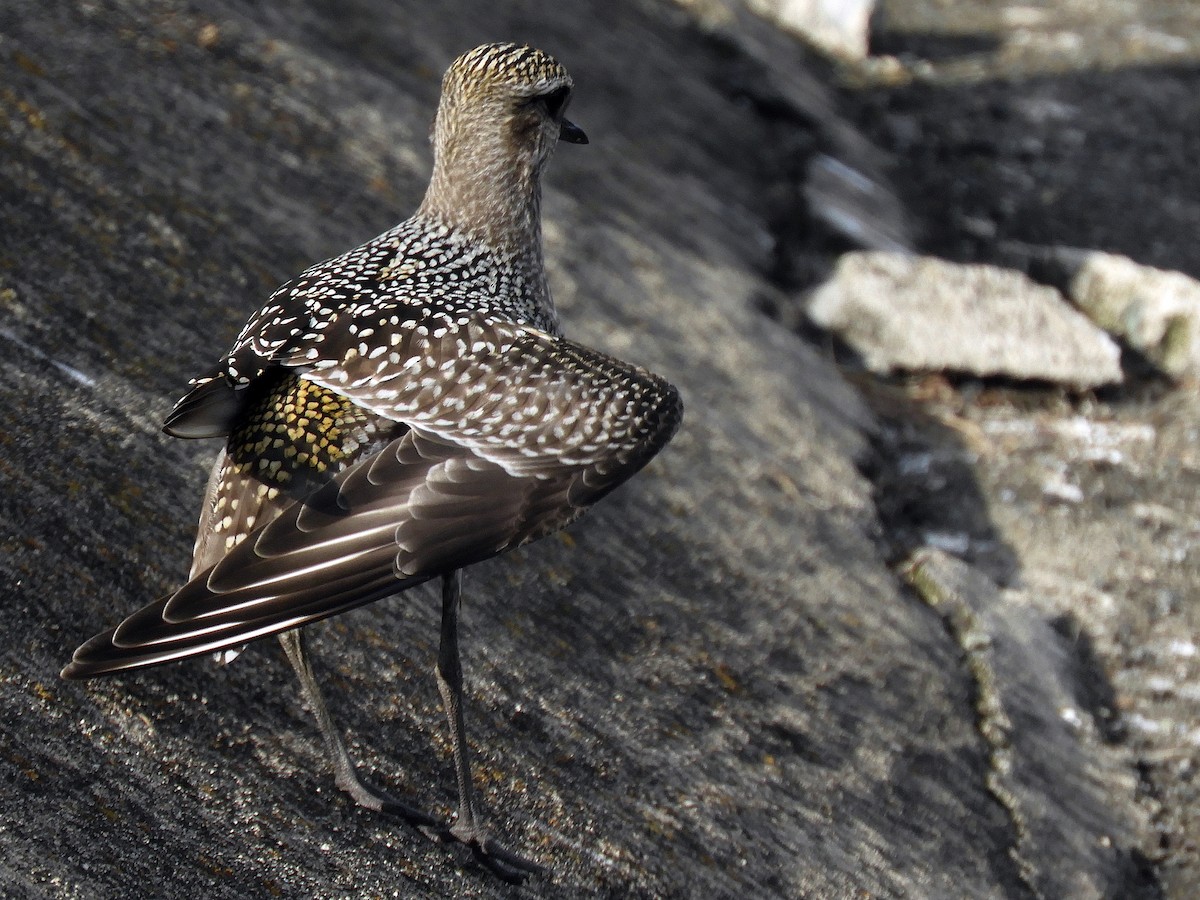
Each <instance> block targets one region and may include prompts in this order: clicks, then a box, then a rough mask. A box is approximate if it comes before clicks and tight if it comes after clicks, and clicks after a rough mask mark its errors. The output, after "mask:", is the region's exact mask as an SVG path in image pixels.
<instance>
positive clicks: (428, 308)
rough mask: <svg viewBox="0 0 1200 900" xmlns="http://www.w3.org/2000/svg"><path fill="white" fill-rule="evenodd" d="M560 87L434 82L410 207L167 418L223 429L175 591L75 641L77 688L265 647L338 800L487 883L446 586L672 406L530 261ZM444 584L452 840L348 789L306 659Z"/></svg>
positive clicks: (554, 80) (654, 433)
mask: <svg viewBox="0 0 1200 900" xmlns="http://www.w3.org/2000/svg"><path fill="white" fill-rule="evenodd" d="M571 88H572V81H571V78H570V76H569V75H568V74H567V72H566V70H565V69H564V68H563V67H562V66H561V65H560V64H559V63H558V62H557V61H555V60H554V59H553V58H551V57H550V56H548V55H547V54H545V53H543V52H541V51H539V50H535V49H532V48H529V47H523V46H517V45H514V44H488V45H485V46H482V47H478V48H476V49H474V50H472V51H470V52H468V53H466V54H464V55H463V56H461V57H459V58H458V59H457V60H456V61H455V62H454V63H453V64H452V65H451V66H450V68H449V70H448V71H447V72H446V76H445V78H444V80H443V82H442V98H441V103H440V105H439V108H438V113H437V117H436V122H435V128H434V168H433V174H432V177H431V179H430V184H429V189H428V191H427V192H426V195H425V199H424V201H423V202H422V203H421V206H420V208H419V209H418V210H417V213H416V215H414V216H413V217H412V218H411V219H409V220H408V221H406V222H403V223H402V224H400V225H397V226H396V227H395V228H393V229H391V230H390V231H387V232H385V233H384V234H381V235H380V236H379V237H377V238H375V239H374V240H371V241H369V242H367V243H366V244H364V245H362V246H361V247H359V248H357V249H355V250H352V251H350V252H349V253H346V254H344V255H343V256H339V257H337V258H336V259H331V260H328V261H326V262H322V263H318V264H317V265H314V266H313V267H311V268H310V269H308V270H307V271H306V272H304V273H303V274H301V275H300V276H299V277H297V278H295V279H293V280H292V281H289V282H288V283H287V284H285V285H283V286H282V287H280V288H279V289H278V290H277V291H276V292H275V293H274V294H273V295H272V296H271V298H270V300H269V301H268V302H267V304H266V305H265V306H264V307H263V308H262V309H261V310H259V311H258V312H257V313H255V314H254V315H253V316H252V317H251V318H250V321H249V322H248V323H247V324H246V326H245V328H243V329H242V332H241V334H240V335H238V337H237V340H236V341H235V342H234V344H233V347H232V348H231V349H230V350H229V352H228V353H227V354H226V355H225V356H224V357H223V358H222V359H221V361H220V362H219V363H218V364H217V365H216V366H215V367H214V368H213V369H212V370H211V371H209V372H208V373H206V374H205V375H203V376H202V377H200V378H197V379H195V380H193V382H192V388H191V390H190V391H189V393H188V394H187V395H186V396H185V397H184V398H183V399H182V400H180V401H179V403H178V404H177V405H176V406H175V408H174V410H173V411H172V412H171V414H170V415H169V416H168V418H167V420H166V424H165V425H164V428H165V430H166V431H167V432H168V433H169V434H172V435H176V436H178V437H186V438H209V437H222V438H226V444H225V449H224V451H223V452H222V453H221V454H220V455H219V457H218V459H217V461H216V465H215V466H214V467H213V471H212V477H211V479H210V480H209V484H208V491H207V494H206V497H205V500H204V506H203V510H202V513H201V517H200V528H199V535H198V537H197V540H196V547H195V552H194V558H193V563H192V570H191V576H190V580H189V581H188V582H187V584H185V585H184V586H183V587H182V588H180V589H179V590H178V591H176V592H175V593H174V594H171V595H170V596H168V597H165V598H163V599H160V600H158V601H157V602H155V603H151V604H150V605H149V606H146V607H144V608H143V609H141V610H139V611H138V612H136V613H134V614H133V615H131V616H130V617H129V618H127V619H126V620H125V621H124V622H122V623H121V624H120V625H118V626H117V627H116V628H114V629H112V630H110V631H107V632H105V633H103V634H100V635H97V636H96V637H94V638H92V639H91V640H90V641H88V642H87V643H85V644H84V645H83V646H81V647H80V648H79V649H78V650H77V651H76V652H75V655H74V658H73V659H72V661H71V662H70V664H69V665H68V666H67V667H66V668H65V669H64V670H63V675H64V677H67V678H88V677H91V676H95V675H102V674H108V673H112V672H119V671H123V670H126V669H134V668H138V667H141V666H150V665H155V664H158V663H164V662H167V661H170V660H176V659H181V658H183V657H188V656H194V655H196V654H203V653H210V652H216V653H224V654H226V655H228V656H232V655H235V654H236V652H237V650H238V649H239V648H240V647H242V646H243V645H245V644H246V643H247V642H248V641H251V640H253V639H255V638H260V637H264V636H266V635H271V634H277V635H278V636H279V639H280V641H281V642H282V644H283V647H284V649H285V651H286V653H287V657H288V659H289V660H290V661H291V663H292V665H293V667H294V668H295V670H296V674H297V675H298V677H299V680H300V683H301V685H302V688H303V692H304V695H305V698H306V701H307V703H308V704H309V705H310V706H311V708H312V710H313V711H314V713H315V715H316V718H317V721H318V724H319V726H320V729H321V731H322V733H323V735H324V738H325V741H326V743H327V745H328V748H329V752H330V755H331V756H332V759H333V765H334V772H335V775H336V779H337V784H338V786H339V787H341V788H342V789H344V790H345V791H347V792H348V793H349V794H350V795H351V796H353V797H354V799H355V800H356V801H357V802H358V803H359V804H361V805H363V806H365V807H369V808H371V809H376V810H384V811H387V812H391V813H395V814H397V815H400V816H402V817H404V818H405V819H407V820H409V821H410V822H412V823H414V824H417V825H419V826H421V827H422V828H423V829H424V830H425V831H426V832H427V833H436V834H437V835H438V836H440V837H442V838H443V839H446V840H456V841H461V842H462V843H464V844H466V845H468V846H470V847H471V848H472V850H473V851H474V852H475V854H476V856H477V857H479V858H480V859H481V860H482V861H484V862H485V863H487V864H488V865H489V866H491V867H492V868H493V869H494V870H496V871H497V872H499V873H500V874H501V875H504V876H506V877H513V878H517V877H521V876H522V875H523V874H524V873H526V872H528V871H534V870H536V869H537V867H536V866H535V865H534V864H533V863H532V862H529V861H528V860H526V859H525V858H523V857H522V856H520V855H518V854H516V853H513V852H511V851H508V850H506V849H504V848H503V847H502V846H501V845H500V844H498V843H497V842H496V841H495V840H494V839H493V838H492V837H491V836H490V835H489V832H488V830H487V829H486V827H485V825H484V823H483V820H482V818H481V816H480V813H479V811H478V809H477V806H476V802H475V799H474V793H473V791H472V787H471V772H470V767H469V764H468V760H467V746H466V740H465V737H464V731H463V714H462V669H461V665H460V661H459V653H458V610H459V597H460V585H461V578H460V571H461V570H462V569H463V568H464V567H465V566H469V565H471V564H472V563H477V562H480V561H481V560H485V559H488V558H489V557H492V556H495V555H497V554H499V553H503V552H504V551H506V550H511V549H512V548H514V547H518V546H520V545H522V544H524V543H527V542H528V541H532V540H535V539H537V538H539V537H543V536H544V535H547V534H550V533H552V532H554V531H556V530H558V529H560V528H562V527H563V526H565V525H567V524H568V523H569V522H571V521H573V520H574V519H576V518H577V517H578V516H579V515H580V514H581V513H582V512H583V511H584V510H585V509H587V508H588V507H589V506H590V505H591V504H592V503H594V502H596V501H597V500H599V499H600V498H601V497H603V496H604V495H605V494H607V493H608V492H609V491H611V490H612V489H613V488H615V487H616V486H617V485H619V484H620V483H621V482H623V481H625V480H626V479H627V478H629V477H630V476H631V475H633V474H634V473H635V472H637V471H638V469H640V468H641V467H642V466H644V465H645V464H646V463H647V462H648V461H649V460H650V458H651V457H653V456H654V455H655V454H656V453H657V452H658V451H659V450H660V449H662V447H663V446H664V445H665V444H666V443H667V441H668V440H670V438H671V436H672V434H674V432H675V429H676V428H677V427H678V425H679V421H680V418H681V415H682V405H681V403H680V400H679V395H678V393H677V392H676V390H675V389H674V388H673V387H672V386H671V385H669V384H668V383H667V382H665V381H664V380H663V379H661V378H659V377H657V376H655V375H652V374H650V373H649V372H646V371H645V370H643V369H640V368H637V367H635V366H632V365H628V364H626V363H623V362H620V361H618V360H615V359H613V358H611V357H609V356H606V355H604V354H602V353H598V352H596V351H595V350H590V349H588V348H587V347H583V346H580V345H579V344H576V343H572V342H571V341H568V340H567V339H565V338H564V337H562V335H561V333H560V331H559V326H558V318H557V316H556V314H555V311H554V304H553V302H552V300H551V296H550V289H549V286H548V285H547V282H546V273H545V268H544V266H543V256H542V237H541V214H540V208H539V207H540V198H541V187H540V179H541V175H542V171H543V169H544V167H545V165H546V162H547V160H549V158H550V156H551V153H552V152H553V150H554V148H555V146H556V144H557V143H558V142H559V141H560V140H564V141H569V142H572V143H586V141H587V138H586V137H585V136H584V133H583V132H582V131H581V130H580V129H579V128H578V127H576V126H575V125H573V124H572V123H571V122H569V121H568V120H567V119H565V118H564V116H563V113H564V110H565V109H566V106H567V102H568V100H569V99H570V95H571ZM432 578H440V579H441V583H442V624H441V640H440V646H439V650H438V658H437V667H436V668H437V680H438V687H439V690H440V692H441V696H442V700H443V703H444V706H445V709H446V715H447V718H448V720H449V727H450V735H451V739H452V745H453V751H454V765H455V773H456V776H457V781H458V792H459V806H458V811H457V814H456V816H455V817H454V818H453V819H452V821H451V823H450V824H449V825H442V824H441V823H439V822H438V821H437V820H435V819H434V818H433V817H432V816H429V815H426V814H425V813H423V812H419V811H417V810H415V809H412V808H411V807H409V806H407V805H405V804H403V803H401V802H399V801H397V800H395V799H393V798H391V797H389V796H387V795H386V794H385V793H383V792H382V791H381V790H379V789H377V788H375V787H373V786H371V785H369V784H367V783H365V782H364V781H363V780H362V779H361V778H360V777H359V775H358V773H357V771H356V769H355V766H354V763H353V762H352V761H351V759H350V757H349V755H348V754H347V752H346V749H345V746H344V745H343V743H342V739H341V737H340V735H339V732H338V729H337V727H336V725H335V724H334V721H333V718H332V716H331V714H330V712H329V709H328V707H327V706H326V704H325V701H324V700H323V698H322V695H321V691H320V689H319V687H318V685H317V680H316V678H315V676H314V674H313V670H312V667H311V666H310V664H309V661H308V657H307V654H306V652H305V647H304V643H303V640H302V629H301V626H304V625H306V624H308V623H310V622H313V621H316V620H318V619H322V618H325V617H326V616H331V615H335V614H337V613H340V612H344V611H345V610H349V609H353V608H354V607H357V606H361V605H362V604H365V603H370V602H372V601H375V600H380V599H382V598H384V597H388V596H391V595H393V594H397V593H399V592H401V591H403V590H405V589H407V588H409V587H412V586H413V585H416V584H419V583H421V582H424V581H427V580H429V579H432Z"/></svg>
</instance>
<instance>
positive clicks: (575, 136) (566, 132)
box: [558, 119, 588, 144]
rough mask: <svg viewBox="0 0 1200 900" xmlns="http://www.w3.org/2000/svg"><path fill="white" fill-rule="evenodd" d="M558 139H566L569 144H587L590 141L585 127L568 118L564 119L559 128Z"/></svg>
mask: <svg viewBox="0 0 1200 900" xmlns="http://www.w3.org/2000/svg"><path fill="white" fill-rule="evenodd" d="M558 139H559V140H560V141H566V142H567V143H568V144H586V143H587V142H588V139H587V135H586V134H584V133H583V129H582V128H580V127H579V126H578V125H576V124H575V123H574V122H571V121H568V120H567V119H563V120H562V125H561V126H560V127H559V129H558Z"/></svg>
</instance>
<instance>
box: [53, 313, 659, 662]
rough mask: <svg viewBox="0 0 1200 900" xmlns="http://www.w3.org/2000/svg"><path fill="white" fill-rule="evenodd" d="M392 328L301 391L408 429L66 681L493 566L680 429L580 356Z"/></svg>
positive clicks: (639, 374)
mask: <svg viewBox="0 0 1200 900" xmlns="http://www.w3.org/2000/svg"><path fill="white" fill-rule="evenodd" d="M407 324H408V325H409V326H410V327H403V328H399V329H398V330H397V331H396V332H395V335H394V338H393V336H391V335H386V334H385V335H384V336H383V337H384V338H385V340H384V341H383V342H382V345H383V346H386V347H387V350H386V351H385V352H384V353H381V354H380V353H376V354H375V355H374V356H372V355H371V351H370V350H368V351H367V352H365V353H362V352H358V350H359V348H358V347H357V346H356V345H355V344H354V343H353V342H352V341H350V340H349V339H348V338H347V337H345V336H341V337H339V336H338V335H336V334H334V335H331V337H330V340H331V341H337V340H342V341H343V342H344V344H345V345H344V346H343V347H340V348H337V349H338V358H339V359H340V362H338V363H326V364H316V365H314V366H312V368H310V369H308V370H307V371H306V372H305V374H304V377H305V378H308V379H309V380H311V381H313V382H315V383H317V384H319V385H322V386H324V387H326V388H328V389H330V390H333V391H336V392H338V393H340V394H342V395H344V396H346V397H348V398H350V399H351V400H352V401H353V402H355V403H356V404H359V405H360V406H363V407H364V408H366V409H369V410H371V411H372V412H374V413H376V414H378V415H382V416H386V417H388V418H390V419H393V420H395V421H397V422H403V423H405V424H407V425H408V430H407V431H406V432H405V433H404V434H403V435H402V436H400V437H397V438H396V439H395V440H393V441H391V442H390V443H388V444H387V445H386V446H385V447H384V448H383V449H382V450H380V451H379V452H377V453H375V454H374V455H372V456H370V457H368V458H365V459H362V460H360V461H359V462H357V463H355V464H353V465H352V466H350V467H348V468H347V469H345V470H344V471H342V472H341V473H339V474H338V475H337V476H336V477H335V478H334V479H333V480H332V481H330V482H329V483H328V484H326V485H325V486H324V487H322V488H320V489H318V490H316V491H314V492H313V493H312V494H310V495H309V496H308V497H306V498H304V499H303V500H301V501H299V502H296V503H293V504H291V505H290V506H288V507H287V508H285V509H284V510H283V511H282V512H281V513H280V514H279V516H278V517H277V518H275V519H274V520H272V521H271V522H269V523H268V524H265V525H263V526H262V527H260V528H259V529H257V530H256V531H254V532H252V533H251V534H249V535H248V536H247V537H246V538H245V539H244V540H242V541H241V542H240V543H239V544H237V546H235V547H234V548H233V549H232V550H230V551H229V552H228V553H227V554H226V555H224V557H223V558H221V559H220V561H219V562H217V563H216V564H215V565H213V566H211V567H210V568H208V569H206V570H204V571H202V572H199V573H198V574H197V575H196V576H195V577H194V578H193V579H192V580H191V581H189V582H188V583H187V584H186V585H184V587H182V588H181V589H180V590H179V591H178V592H176V593H175V594H173V595H171V596H169V597H166V598H163V599H161V600H159V601H157V602H155V603H152V604H150V605H149V606H147V607H145V608H144V609H142V610H140V611H139V612H137V613H135V614H134V615H132V616H130V617H129V618H128V619H126V620H125V621H124V622H122V623H121V624H120V625H119V626H117V627H116V628H115V629H113V630H111V631H109V632H106V633H104V634H101V635H98V636H97V637H95V638H93V639H92V640H90V641H88V642H87V643H86V644H84V645H83V646H82V647H80V648H79V650H78V651H76V654H75V657H74V659H73V660H72V662H71V663H70V664H69V665H68V666H67V668H66V669H65V670H64V675H65V676H66V677H89V676H92V675H98V674H104V673H107V672H113V671H119V670H122V669H128V668H136V667H140V666H146V665H153V664H156V663H161V662H166V661H169V660H172V659H178V658H181V657H186V656H192V655H196V654H199V653H206V652H210V651H214V650H220V649H223V648H226V647H233V646H238V645H241V644H243V643H245V642H246V641H248V640H252V639H254V638H258V637H262V636H264V635H268V634H273V633H276V632H279V631H284V630H287V629H289V628H294V627H297V626H299V625H303V624H305V623H307V622H312V621H314V620H316V619H321V618H324V617H326V616H330V615H334V614H336V613H339V612H342V611H345V610H347V609H351V608H353V607H356V606H359V605H362V604H364V603H369V602H372V601H374V600H377V599H380V598H382V597H385V596H388V595H389V594H393V593H396V592H398V591H401V590H404V589H405V588H407V587H410V586H412V585H414V584H417V583H419V582H422V581H425V580H427V579H429V578H432V577H435V576H437V575H440V574H442V573H445V572H449V571H452V570H454V569H458V568H461V567H463V566H466V565H470V564H472V563H475V562H479V561H481V560H484V559H487V558H489V557H491V556H495V555H496V554H498V553H502V552H504V551H505V550H509V549H512V548H513V547H516V546H519V545H520V544H523V543H526V542H527V541H530V540H534V539H536V538H538V537H541V536H543V535H545V534H548V533H550V532H553V531H555V530H557V529H559V528H561V527H562V526H564V525H566V524H567V523H569V522H571V521H572V520H574V519H575V518H576V517H578V516H579V515H580V514H581V513H582V512H583V510H585V509H586V508H587V507H588V506H590V505H591V504H592V503H594V502H595V501H596V500H597V499H599V498H600V497H601V496H603V495H604V494H606V493H607V492H608V491H610V490H612V489H613V488H614V487H616V486H617V485H619V484H620V483H621V482H623V481H624V480H625V479H627V478H628V477H629V476H630V475H632V474H633V473H634V472H636V471H637V470H638V469H640V468H641V467H642V466H643V465H645V463H646V462H647V461H649V459H650V458H651V457H653V456H654V454H655V453H657V452H658V450H659V449H661V448H662V446H663V445H664V444H665V443H666V442H667V441H668V440H669V439H670V437H671V435H672V434H673V433H674V431H675V429H676V427H677V426H678V423H679V420H680V416H681V412H682V409H681V404H680V402H679V397H678V394H677V393H676V391H675V389H674V388H672V387H671V386H670V385H669V384H667V383H666V382H665V381H663V380H662V379H661V378H658V377H657V376H654V375H651V374H649V373H648V372H645V371H644V370H641V369H638V368H636V367H633V366H629V365H627V364H625V363H622V362H619V361H617V360H614V359H612V358H610V357H607V356H605V355H603V354H600V353H597V352H595V351H592V350H589V349H587V348H585V347H582V346H580V345H577V344H573V343H571V342H569V341H565V340H563V339H561V338H557V337H553V336H551V335H548V334H544V333H542V332H539V331H537V330H534V329H529V328H524V327H522V326H519V325H514V324H510V323H493V322H487V321H485V320H483V319H472V320H468V321H466V322H463V323H461V324H460V325H459V326H458V327H455V328H444V329H441V333H437V332H436V331H434V330H430V329H427V328H421V327H416V328H414V327H411V323H407ZM379 345H381V344H380V342H376V346H379ZM326 355H327V356H328V354H326ZM280 362H282V363H283V364H285V365H293V366H297V367H299V366H302V365H304V363H305V360H302V359H284V360H281V361H280Z"/></svg>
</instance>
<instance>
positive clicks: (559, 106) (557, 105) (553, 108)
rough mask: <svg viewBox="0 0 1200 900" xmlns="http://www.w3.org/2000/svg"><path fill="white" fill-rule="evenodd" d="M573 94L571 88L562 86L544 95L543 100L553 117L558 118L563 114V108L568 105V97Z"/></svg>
mask: <svg viewBox="0 0 1200 900" xmlns="http://www.w3.org/2000/svg"><path fill="white" fill-rule="evenodd" d="M570 96H571V89H570V88H568V87H560V88H557V89H555V90H553V91H551V92H550V93H548V94H543V95H542V100H543V101H545V103H546V111H547V112H548V113H550V115H551V117H552V118H555V119H557V118H558V117H559V116H561V115H562V112H563V110H564V109H565V108H566V106H567V99H568V98H569V97H570Z"/></svg>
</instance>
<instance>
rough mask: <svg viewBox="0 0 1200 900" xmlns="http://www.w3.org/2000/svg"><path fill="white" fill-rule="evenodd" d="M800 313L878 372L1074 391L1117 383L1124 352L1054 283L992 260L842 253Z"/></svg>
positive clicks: (879, 253)
mask: <svg viewBox="0 0 1200 900" xmlns="http://www.w3.org/2000/svg"><path fill="white" fill-rule="evenodd" d="M806 310H807V313H808V317H809V318H810V319H811V320H812V321H813V322H814V323H815V324H817V325H820V326H821V327H822V328H825V329H828V330H830V331H832V332H834V333H836V334H837V335H838V336H839V337H841V338H842V340H844V341H845V342H846V343H847V344H849V346H850V347H852V348H853V349H854V350H855V351H856V352H857V353H858V354H859V355H860V356H861V357H862V359H863V362H864V363H865V364H866V366H867V368H869V369H871V370H872V371H874V372H878V373H881V374H887V373H890V372H894V371H898V370H899V371H934V372H940V371H950V372H959V373H963V372H967V373H971V374H975V375H985V376H994V375H1003V376H1007V377H1010V378H1016V379H1039V380H1044V381H1053V382H1061V383H1064V384H1067V385H1070V386H1072V387H1075V388H1091V387H1097V386H1100V385H1105V384H1113V383H1115V382H1119V381H1120V380H1121V351H1120V349H1119V348H1118V347H1117V345H1116V343H1114V342H1113V340H1112V339H1111V338H1109V337H1108V335H1107V334H1105V333H1104V332H1103V331H1102V330H1100V329H1099V328H1097V327H1096V326H1094V325H1092V324H1091V323H1090V322H1089V321H1088V320H1087V319H1086V318H1085V317H1084V316H1082V315H1080V313H1079V312H1077V311H1076V310H1074V309H1072V308H1071V307H1070V306H1069V305H1067V303H1066V302H1065V301H1064V300H1063V297H1062V295H1061V294H1059V293H1058V292H1057V291H1056V290H1054V289H1053V288H1050V287H1046V286H1044V285H1039V284H1036V283H1034V282H1033V281H1031V280H1030V279H1029V278H1028V277H1026V276H1025V275H1023V274H1022V273H1020V272H1015V271H1011V270H1007V269H1001V268H998V267H996V266H987V265H973V266H964V265H959V264H956V263H952V262H949V261H946V260H940V259H935V258H932V257H918V256H913V255H909V254H899V253H883V252H860V253H848V254H846V255H845V256H843V257H842V258H841V259H840V260H839V261H838V264H837V268H836V269H835V270H834V273H833V276H832V277H831V278H830V279H829V280H828V281H826V282H825V283H824V284H822V285H821V286H820V287H818V288H817V289H816V290H815V291H813V294H812V296H811V297H810V298H809V301H808V304H807V307H806Z"/></svg>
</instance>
